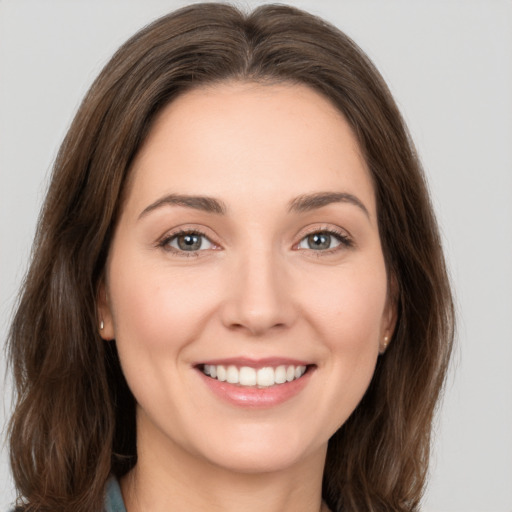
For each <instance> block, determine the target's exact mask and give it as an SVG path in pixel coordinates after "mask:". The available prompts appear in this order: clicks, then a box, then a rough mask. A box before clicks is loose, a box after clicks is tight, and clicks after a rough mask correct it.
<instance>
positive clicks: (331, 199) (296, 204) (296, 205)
mask: <svg viewBox="0 0 512 512" xmlns="http://www.w3.org/2000/svg"><path fill="white" fill-rule="evenodd" d="M332 203H349V204H353V205H354V206H357V207H358V208H360V209H361V210H362V211H363V212H364V213H365V215H366V216H367V217H368V218H370V213H369V212H368V209H367V208H366V206H365V205H364V204H363V202H362V201H361V200H360V199H359V198H357V197H356V196H354V195H352V194H347V193H346V192H318V193H316V194H304V195H301V196H299V197H296V198H295V199H293V200H292V201H290V203H289V205H288V211H289V212H296V213H301V212H309V211H311V210H316V209H317V208H322V207H323V206H327V205H329V204H332Z"/></svg>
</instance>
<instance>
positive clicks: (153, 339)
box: [110, 261, 216, 356]
mask: <svg viewBox="0 0 512 512" xmlns="http://www.w3.org/2000/svg"><path fill="white" fill-rule="evenodd" d="M112 268H115V269H118V270H117V272H116V273H112V274H111V276H110V290H111V295H112V297H115V301H114V302H113V304H112V310H113V317H114V328H115V336H116V339H117V341H118V345H128V344H130V345H133V346H134V347H135V348H137V349H138V350H146V351H148V352H149V351H151V352H155V351H156V352H157V353H158V352H159V351H160V350H161V351H162V353H163V352H164V351H165V352H166V353H167V355H168V356H169V354H170V355H173V354H174V352H173V351H170V352H169V349H170V348H171V349H175V350H179V349H180V347H183V346H185V345H187V344H188V343H189V342H191V341H192V340H194V339H195V338H196V337H197V335H198V333H199V331H200V328H201V325H202V324H203V322H204V321H205V319H206V318H207V317H208V314H209V311H211V309H212V305H213V300H214V295H215V294H214V290H216V286H215V284H214V280H215V276H214V275H213V274H212V272H202V273H201V272H199V273H200V274H201V275H200V276H198V275H197V274H198V272H197V271H196V273H195V277H194V279H191V278H190V277H191V276H190V274H189V273H187V272H186V271H185V272H179V271H178V272H176V271H175V270H174V271H173V272H170V271H169V270H168V269H167V271H166V269H165V268H158V269H155V267H154V266H151V265H147V264H143V263H140V262H132V261H117V262H116V264H115V265H112ZM123 269H132V271H123ZM133 269H136V271H133ZM203 274H205V275H203ZM202 283H210V284H209V286H208V287H207V288H205V287H202V286H201V284H202Z"/></svg>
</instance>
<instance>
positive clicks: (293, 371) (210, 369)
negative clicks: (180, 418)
mask: <svg viewBox="0 0 512 512" xmlns="http://www.w3.org/2000/svg"><path fill="white" fill-rule="evenodd" d="M203 373H204V374H205V375H209V376H210V377H211V378H213V379H217V380H219V381H221V382H229V383H230V384H239V385H240V386H252V387H254V386H258V387H260V388H268V387H270V386H274V385H275V384H284V383H285V382H291V381H292V380H295V379H300V378H301V377H302V376H303V375H304V373H306V367H305V366H293V365H289V366H284V365H280V366H277V367H275V368H274V367H271V366H265V367H263V368H259V369H257V370H256V369H255V368H251V367H250V366H242V367H241V368H237V367H236V366H234V365H229V366H228V367H226V366H224V365H222V364H217V365H214V364H205V365H204V366H203Z"/></svg>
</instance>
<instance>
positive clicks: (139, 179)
mask: <svg viewBox="0 0 512 512" xmlns="http://www.w3.org/2000/svg"><path fill="white" fill-rule="evenodd" d="M132 173H133V174H132V177H131V181H130V184H129V189H128V191H127V196H126V201H125V203H124V207H123V210H122V213H121V216H120V220H119V223H118V225H117V228H116V231H115V235H114V239H113V242H112V246H111V249H110V253H109V257H108V263H107V272H106V280H105V285H104V288H103V291H102V293H101V298H100V316H101V318H102V319H103V321H104V324H105V327H104V329H103V330H102V335H103V337H104V338H105V339H109V338H115V339H116V343H117V347H118V351H119V356H120V360H121V365H122V369H123V372H124V374H125V376H126V379H127V382H128V384H129V386H130V389H131V390H132V392H133V394H134V396H135V399H136V401H137V429H138V430H137V436H138V450H139V453H141V452H142V453H147V454H149V453H151V454H152V456H153V457H155V458H156V459H158V458H160V459H161V460H162V461H164V460H168V457H169V455H172V454H177V453H180V454H181V456H185V457H192V458H193V459H194V460H196V461H200V462H208V463H213V464H215V465H217V466H221V467H224V468H227V469H230V470H234V471H242V472H256V471H272V470H280V469H284V468H287V467H290V466H293V465H295V464H299V463H300V462H301V461H302V462H303V461H305V460H306V459H307V458H308V457H318V458H323V457H324V455H325V449H326V445H327V441H328V439H329V437H330V436H331V435H332V434H333V433H334V432H335V431H336V430H337V429H338V428H339V427H340V426H341V425H342V424H343V423H344V422H345V421H346V419H347V418H348V417H349V415H350V414H351V413H352V411H353V410H354V409H355V407H356V406H357V404H358V402H359V401H360V400H361V398H362V396H363V394H364V393H365V390H366V389H367V387H368V384H369V382H370V379H371V378H372V374H373V372H374V368H375V363H376V360H377V357H378V353H379V347H380V346H381V345H382V343H383V339H384V337H385V336H389V335H390V334H391V331H392V329H393V327H394V325H393V323H394V308H393V307H392V305H391V304H390V302H389V301H388V289H387V283H388V280H387V275H386V268H385V265H384V258H383V254H382V248H381V244H380V239H379V232H378V226H377V215H376V206H375V197H374V191H373V187H372V182H371V179H370V175H369V172H368V169H367V167H366V164H365V161H364V159H363V157H362V155H361V154H360V150H359V147H358V144H357V142H356V139H355V137H354V135H353V133H352V131H351V129H350V128H349V125H348V123H347V122H346V121H345V119H344V117H343V116H342V115H341V114H340V113H339V112H338V111H337V109H335V108H334V107H333V106H332V105H331V104H330V103H329V101H328V100H326V99H325V98H324V97H323V96H321V95H319V94H318V93H316V92H314V91H313V90H311V89H309V88H307V87H306V86H300V85H290V84H280V85H258V84H252V83H229V84H228V83H226V84H221V85H216V86H212V87H209V88H201V89H198V90H194V91H192V92H188V93H186V94H184V95H183V96H181V97H179V98H178V99H177V100H175V101H174V102H173V103H171V104H170V105H169V106H168V107H166V108H165V109H164V110H163V111H162V113H161V114H160V115H159V117H158V119H157V121H156V123H155V124H154V127H153V128H152V131H151V132H150V134H149V137H148V139H147V141H146V142H145V144H144V146H143V148H142V149H141V151H140V152H139V154H138V155H137V158H136V159H135V162H134V164H133V169H132ZM322 460H323V459H322Z"/></svg>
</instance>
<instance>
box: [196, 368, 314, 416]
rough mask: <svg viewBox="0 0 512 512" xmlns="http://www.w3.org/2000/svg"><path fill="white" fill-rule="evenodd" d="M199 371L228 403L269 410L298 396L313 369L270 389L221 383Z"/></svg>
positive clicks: (206, 381)
mask: <svg viewBox="0 0 512 512" xmlns="http://www.w3.org/2000/svg"><path fill="white" fill-rule="evenodd" d="M197 371H198V372H199V374H200V376H201V377H202V378H203V381H204V382H205V384H206V385H207V386H208V387H209V388H210V390H211V391H212V392H213V393H214V394H215V395H217V396H218V397H220V398H221V399H223V400H225V401H226V402H228V403H230V404H232V405H236V406H238V407H247V408H268V407H273V406H276V405H279V404H282V403H284V402H286V401H288V400H290V399H291V398H293V397H294V396H296V395H298V394H299V393H300V392H301V391H302V390H303V389H304V387H305V386H306V385H307V384H308V382H309V380H310V378H311V374H312V373H313V368H308V371H307V372H306V373H305V374H304V375H303V376H302V377H300V378H299V379H296V380H292V381H291V382H285V383H283V384H276V385H274V386H269V387H268V388H257V387H245V386H239V385H236V384H230V383H229V382H221V381H220V380H217V379H212V378H211V377H208V376H207V375H205V374H204V373H203V372H202V371H201V370H199V369H198V370H197Z"/></svg>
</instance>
